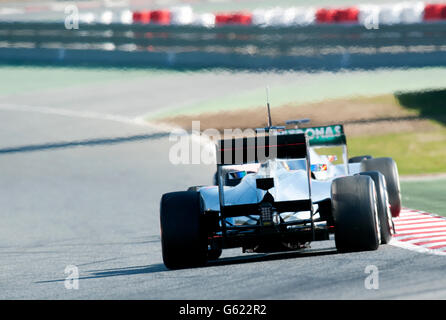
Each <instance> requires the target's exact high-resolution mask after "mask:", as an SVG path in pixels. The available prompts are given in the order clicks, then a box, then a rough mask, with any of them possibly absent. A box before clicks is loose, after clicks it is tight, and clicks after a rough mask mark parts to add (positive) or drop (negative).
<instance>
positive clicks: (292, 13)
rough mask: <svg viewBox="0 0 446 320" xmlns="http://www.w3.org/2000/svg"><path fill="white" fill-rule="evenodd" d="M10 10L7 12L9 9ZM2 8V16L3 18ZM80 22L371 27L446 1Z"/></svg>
mask: <svg viewBox="0 0 446 320" xmlns="http://www.w3.org/2000/svg"><path fill="white" fill-rule="evenodd" d="M6 13H7V12H6ZM6 13H5V14H3V15H2V11H0V20H1V19H2V16H4V15H6ZM79 20H80V22H81V23H87V24H90V23H101V24H110V23H122V24H133V23H135V24H157V25H184V26H186V25H195V26H203V27H218V26H226V25H253V26H262V27H281V26H305V25H311V24H328V25H329V24H357V25H358V24H359V25H364V26H366V27H368V26H369V25H371V26H379V25H393V24H414V23H424V22H438V21H440V22H441V21H446V1H443V2H439V3H425V2H421V1H420V2H400V3H395V4H389V5H366V4H361V5H358V6H351V7H343V8H336V7H330V8H316V7H308V8H302V7H292V8H280V7H276V8H270V9H256V10H253V11H252V12H246V11H244V12H218V13H195V12H194V11H193V9H192V8H191V7H190V6H177V7H173V8H170V9H157V10H139V11H130V10H124V11H121V12H116V11H111V10H107V11H105V12H103V13H99V14H98V13H92V12H81V13H80V16H79Z"/></svg>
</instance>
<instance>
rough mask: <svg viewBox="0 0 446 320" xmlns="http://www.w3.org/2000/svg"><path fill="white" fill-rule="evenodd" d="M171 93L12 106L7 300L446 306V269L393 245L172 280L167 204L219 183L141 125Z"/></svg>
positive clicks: (234, 261)
mask: <svg viewBox="0 0 446 320" xmlns="http://www.w3.org/2000/svg"><path fill="white" fill-rule="evenodd" d="M226 77H228V76H226ZM253 77H254V76H253ZM231 79H232V78H224V77H219V76H214V77H208V76H206V75H203V76H194V77H191V78H190V79H188V82H187V88H190V89H189V90H184V93H183V94H182V93H181V92H183V91H181V90H177V91H178V96H176V99H179V100H180V99H192V98H194V97H196V96H197V95H198V94H199V92H200V91H201V90H202V89H203V88H209V90H207V91H206V90H205V91H206V92H207V94H211V93H212V92H214V94H216V93H215V92H217V90H215V89H213V88H215V87H216V86H220V87H221V86H222V83H227V84H226V87H229V86H234V85H236V84H234V83H233V82H232V83H231V82H230V81H225V80H231ZM171 80H172V81H174V80H175V79H171ZM254 80H255V79H253V81H254ZM147 81H148V80H147ZM245 81H246V79H245V80H244V81H243V83H245ZM243 83H241V84H237V85H239V86H240V87H243ZM246 83H248V82H246ZM203 84H205V86H204V85H203ZM248 85H249V84H245V86H248ZM171 86H172V82H170V81H159V82H155V81H153V82H150V81H148V82H147V83H145V85H144V84H141V86H140V87H139V88H136V89H133V90H134V91H133V93H132V95H126V92H125V90H123V89H122V85H120V84H119V83H109V84H104V85H98V84H89V85H88V86H85V87H84V88H77V89H73V88H59V89H54V90H50V91H48V90H47V91H39V92H28V93H15V94H11V95H9V96H3V97H0V124H1V125H0V216H1V223H0V260H1V263H0V299H406V298H429V299H444V298H446V277H444V275H445V271H444V270H445V269H446V258H445V257H444V256H436V255H431V254H423V253H418V252H413V251H410V250H407V249H402V248H397V247H394V246H390V245H386V246H382V247H380V249H379V250H378V251H374V252H362V253H350V254H337V253H336V250H335V249H334V242H333V241H325V242H320V243H315V244H314V245H313V248H311V249H309V250H307V251H305V252H301V253H285V254H270V255H263V254H249V255H248V254H242V253H241V250H237V249H235V250H229V251H226V252H224V254H223V257H222V259H220V261H218V262H211V263H210V264H209V266H207V267H204V268H197V269H186V270H178V271H169V270H167V269H166V268H165V267H164V265H163V263H162V258H161V246H160V235H159V200H160V197H161V195H162V194H163V193H165V192H169V191H174V190H184V189H186V188H187V187H188V186H190V185H197V184H204V183H208V182H209V180H210V177H211V175H212V173H213V171H214V168H213V167H212V166H202V165H190V166H186V167H184V166H174V165H172V164H170V162H169V161H168V152H169V147H170V144H169V141H168V139H167V137H166V136H165V135H163V134H159V132H160V131H159V129H158V128H151V127H145V126H140V125H137V124H133V123H132V121H130V120H131V119H133V118H134V117H135V115H138V114H140V113H141V103H140V101H141V99H142V97H143V96H147V94H149V95H150V96H151V99H147V101H146V107H147V108H146V109H145V110H144V111H153V110H156V109H157V108H162V107H163V103H162V101H163V100H165V99H168V100H169V99H170V100H172V99H175V95H173V93H172V90H171ZM220 89H221V88H220ZM213 90H214V91H213ZM112 93H113V94H112ZM175 93H176V92H175ZM186 93H188V94H187V95H186ZM124 96H125V97H126V98H125V99H124ZM58 110H59V111H60V110H65V111H64V112H58ZM67 110H71V112H66V111H67ZM110 114H114V115H119V117H115V118H110V116H109V115H110ZM101 115H104V117H103V118H101ZM126 117H128V118H126ZM126 119H129V121H126ZM67 265H76V266H77V267H78V268H79V272H80V282H79V289H78V290H67V289H66V288H65V286H64V280H65V277H66V276H67V274H65V273H64V271H65V268H66V266H67ZM369 265H374V266H376V267H377V268H378V270H379V289H378V290H368V289H366V288H365V285H364V281H365V279H366V277H367V276H368V274H366V273H365V268H366V267H367V266H369Z"/></svg>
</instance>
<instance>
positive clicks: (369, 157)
mask: <svg viewBox="0 0 446 320" xmlns="http://www.w3.org/2000/svg"><path fill="white" fill-rule="evenodd" d="M368 159H372V156H371V155H365V156H357V157H352V158H350V159H348V163H359V162H361V161H362V160H368Z"/></svg>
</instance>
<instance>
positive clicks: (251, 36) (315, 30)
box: [0, 3, 446, 70]
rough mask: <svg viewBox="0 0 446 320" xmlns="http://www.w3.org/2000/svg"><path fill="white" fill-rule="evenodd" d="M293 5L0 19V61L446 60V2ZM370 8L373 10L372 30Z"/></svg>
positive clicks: (331, 64) (315, 64) (405, 63)
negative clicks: (69, 24)
mask: <svg viewBox="0 0 446 320" xmlns="http://www.w3.org/2000/svg"><path fill="white" fill-rule="evenodd" d="M366 8H368V9H367V10H369V11H367V10H366ZM376 8H378V9H379V10H378V11H376V10H377V9H376ZM293 10H294V11H293ZM293 10H289V9H280V8H276V9H272V10H263V11H262V12H260V11H258V10H257V11H256V10H254V12H252V13H219V14H215V15H212V14H195V13H194V12H193V11H192V9H191V8H190V7H178V8H172V9H171V10H154V11H148V10H146V11H138V12H131V11H125V12H124V13H120V14H116V13H115V14H105V13H103V14H100V20H95V19H93V17H92V16H91V15H90V16H89V18H88V19H87V17H86V16H85V15H84V16H82V15H81V22H80V25H79V29H78V30H76V29H73V30H69V29H65V25H64V23H63V22H52V23H44V22H40V23H37V22H0V63H19V64H21V63H44V64H72V65H77V64H82V65H107V66H109V65H110V66H114V65H119V66H145V67H146V66H157V67H177V68H183V67H184V68H210V67H227V68H247V69H253V68H255V69H258V68H260V69H264V68H277V69H308V70H314V69H325V70H333V69H339V68H379V67H422V66H439V65H442V66H443V65H446V5H443V4H428V5H425V4H422V3H405V4H398V5H394V6H372V7H371V6H358V7H357V8H356V7H355V8H353V7H351V8H343V9H314V8H313V9H308V10H307V9H305V10H304V9H298V8H297V9H296V8H294V9H293ZM373 10H375V11H373ZM367 12H375V14H376V13H377V12H378V16H379V17H380V19H381V20H380V19H378V25H376V28H375V27H374V26H373V24H372V25H371V26H369V25H368V23H369V22H370V21H368V20H367V19H368V18H367V17H370V15H369V16H367V17H366V16H365V14H366V13H367ZM83 14H85V13H83ZM420 17H422V22H421V21H420ZM372 20H373V19H372ZM95 21H97V22H95ZM383 21H384V22H386V23H381V22H383ZM372 22H373V21H372Z"/></svg>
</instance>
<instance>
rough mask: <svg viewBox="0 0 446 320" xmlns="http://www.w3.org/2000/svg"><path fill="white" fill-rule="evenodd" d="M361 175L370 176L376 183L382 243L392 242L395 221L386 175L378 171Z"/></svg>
mask: <svg viewBox="0 0 446 320" xmlns="http://www.w3.org/2000/svg"><path fill="white" fill-rule="evenodd" d="M360 175H365V176H369V177H370V178H372V180H373V182H374V183H375V190H376V198H377V201H378V203H377V205H378V218H379V224H380V230H381V243H382V244H387V243H389V242H390V240H391V239H392V236H393V221H392V213H391V212H390V206H389V196H388V193H387V186H386V178H384V175H383V174H382V173H381V172H378V171H367V172H361V173H360Z"/></svg>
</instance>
